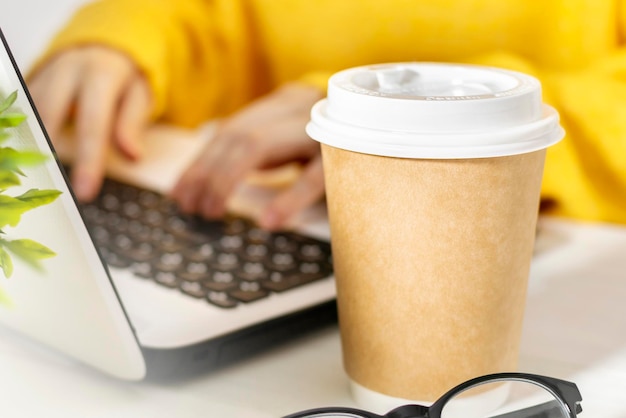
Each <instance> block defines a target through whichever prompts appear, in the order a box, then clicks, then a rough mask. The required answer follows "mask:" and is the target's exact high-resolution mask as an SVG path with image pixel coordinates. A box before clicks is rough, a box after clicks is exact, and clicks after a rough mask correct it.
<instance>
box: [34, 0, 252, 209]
mask: <svg viewBox="0 0 626 418" xmlns="http://www.w3.org/2000/svg"><path fill="white" fill-rule="evenodd" d="M239 8H241V4H240V2H239V1H236V0H229V1H205V0H181V1H176V2H172V1H169V0H102V1H97V2H94V3H90V4H88V5H86V6H85V7H83V8H82V9H81V10H79V11H78V12H77V14H76V15H75V16H74V17H73V18H72V19H71V21H70V22H69V23H68V24H67V26H66V27H65V28H64V29H63V30H61V31H60V32H59V33H58V34H57V36H56V37H55V38H54V39H53V41H52V42H51V44H50V47H49V49H48V50H47V52H46V53H45V54H44V55H43V56H42V57H41V59H40V60H38V62H37V63H36V65H35V66H34V68H33V69H32V71H31V72H30V74H29V77H28V82H29V87H30V89H31V92H32V93H33V97H34V99H35V101H36V103H37V105H38V108H39V109H40V112H41V113H42V117H43V120H44V123H45V124H46V126H47V127H48V130H49V131H50V135H51V137H52V139H53V140H56V139H57V138H58V134H59V130H60V129H61V128H62V127H63V126H64V125H65V124H67V123H68V122H73V123H74V124H75V127H76V131H75V135H76V140H77V141H78V151H79V156H78V159H77V160H76V161H77V162H76V163H75V164H74V169H75V170H73V172H74V174H73V182H74V183H75V184H76V186H77V187H76V188H75V189H76V192H77V195H78V197H79V198H82V199H86V200H87V199H89V198H91V197H93V196H94V194H95V193H96V192H97V190H98V187H99V184H100V181H101V177H102V174H103V166H104V155H105V153H106V151H107V149H108V147H109V144H111V143H112V144H113V145H115V146H116V147H117V148H118V149H119V150H121V151H122V152H123V153H124V154H125V155H127V156H129V157H133V158H137V157H139V155H140V150H141V146H140V144H139V142H140V141H139V137H140V136H141V128H142V127H143V126H144V125H145V124H146V121H147V119H148V117H150V119H151V120H154V119H157V118H158V119H160V120H162V121H166V122H169V123H174V124H178V125H184V126H194V125H197V124H199V123H201V122H203V121H205V120H207V119H210V118H214V117H217V116H223V115H225V114H227V113H229V112H232V111H233V110H234V109H236V108H238V107H240V106H242V105H243V104H244V103H246V102H247V101H249V100H250V99H251V97H254V95H258V94H259V90H260V89H261V88H260V87H259V86H257V85H255V83H256V80H254V79H252V78H251V77H250V75H249V74H248V73H247V72H250V71H251V70H249V68H250V65H248V64H250V61H251V60H253V59H255V58H254V57H255V56H254V54H251V53H250V49H251V46H250V44H249V39H250V37H248V36H246V33H245V31H246V30H247V25H245V22H244V19H245V15H244V14H243V13H240V12H241V11H240V10H238V9H239ZM244 69H246V70H245V71H244ZM246 71H247V72H246Z"/></svg>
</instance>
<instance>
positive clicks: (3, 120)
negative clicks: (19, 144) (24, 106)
mask: <svg viewBox="0 0 626 418" xmlns="http://www.w3.org/2000/svg"><path fill="white" fill-rule="evenodd" d="M25 120H26V115H25V114H23V113H8V112H7V113H2V114H0V128H15V127H16V126H19V125H20V124H21V123H22V122H24V121H25Z"/></svg>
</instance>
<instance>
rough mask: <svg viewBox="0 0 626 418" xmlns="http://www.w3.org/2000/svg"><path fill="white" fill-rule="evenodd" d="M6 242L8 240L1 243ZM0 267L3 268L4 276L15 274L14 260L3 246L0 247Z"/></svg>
mask: <svg viewBox="0 0 626 418" xmlns="http://www.w3.org/2000/svg"><path fill="white" fill-rule="evenodd" d="M6 243H7V241H2V242H0V244H6ZM0 268H2V272H3V273H4V277H6V278H7V279H8V278H9V277H11V275H12V274H13V261H12V260H11V256H10V255H9V253H7V252H6V250H5V249H4V248H2V247H0Z"/></svg>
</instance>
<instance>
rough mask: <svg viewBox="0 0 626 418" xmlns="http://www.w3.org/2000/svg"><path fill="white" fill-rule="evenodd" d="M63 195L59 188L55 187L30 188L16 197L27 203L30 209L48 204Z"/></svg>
mask: <svg viewBox="0 0 626 418" xmlns="http://www.w3.org/2000/svg"><path fill="white" fill-rule="evenodd" d="M60 195H61V192H60V191H59V190H54V189H43V190H39V189H30V190H28V191H27V192H26V193H23V194H21V195H19V196H16V197H15V198H16V199H18V200H20V201H22V202H24V203H26V204H27V205H28V207H29V208H30V209H33V208H36V207H39V206H42V205H47V204H48V203H51V202H54V201H55V200H56V198H57V197H59V196H60Z"/></svg>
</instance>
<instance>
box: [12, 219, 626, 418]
mask: <svg viewBox="0 0 626 418" xmlns="http://www.w3.org/2000/svg"><path fill="white" fill-rule="evenodd" d="M540 234H541V235H540V241H539V250H538V253H537V254H536V255H535V257H534V260H533V265H532V269H531V282H530V288H529V295H528V306H527V312H526V323H525V328H524V336H523V341H522V348H521V362H520V370H521V371H525V372H534V373H540V374H546V375H552V376H555V377H559V378H563V379H567V380H571V381H573V382H575V383H577V384H578V386H579V388H580V390H581V392H582V395H583V408H584V412H583V414H582V415H581V416H583V417H595V418H623V417H626V402H624V393H626V332H624V331H625V330H626V326H625V325H626V323H625V320H624V318H625V317H626V303H625V302H626V257H625V255H626V228H624V227H616V226H610V225H593V224H579V223H573V222H568V221H561V220H549V219H543V220H542V228H541V233H540ZM327 405H353V402H352V400H351V398H350V394H349V390H348V386H347V380H346V376H345V374H344V372H343V370H342V366H341V359H340V343H339V332H338V330H337V328H336V327H334V326H330V327H328V328H327V329H324V330H322V331H317V332H314V333H311V334H309V335H307V336H306V337H304V338H301V339H298V340H296V341H293V342H290V343H287V344H285V345H283V346H281V347H279V348H277V349H274V350H272V351H269V352H266V353H264V354H261V355H259V356H256V357H254V358H251V359H249V360H246V361H243V362H241V363H239V364H236V365H235V366H232V367H229V368H227V369H224V370H221V371H218V372H214V373H207V374H203V375H201V376H199V377H197V378H194V379H191V380H183V381H177V382H171V383H152V382H140V383H128V382H122V381H117V380H113V379H110V378H108V377H105V376H103V375H102V374H100V373H98V372H95V371H93V370H91V369H89V368H87V367H85V366H82V365H80V364H77V363H75V362H73V361H72V360H69V359H67V358H65V357H63V356H60V355H57V354H55V353H53V352H50V351H49V350H47V349H46V348H44V347H41V346H39V345H37V344H34V343H32V342H30V341H29V340H26V339H24V338H22V337H20V336H19V335H16V334H13V333H12V332H10V331H7V330H6V329H2V328H0V416H3V417H4V416H6V417H18V418H21V417H67V418H69V417H152V418H159V417H168V418H170V417H179V418H191V417H229V418H239V417H241V418H244V417H245V418H252V417H259V418H265V417H268V418H269V417H280V416H282V415H284V414H286V413H289V412H293V411H297V410H301V409H305V408H310V407H316V406H327Z"/></svg>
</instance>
